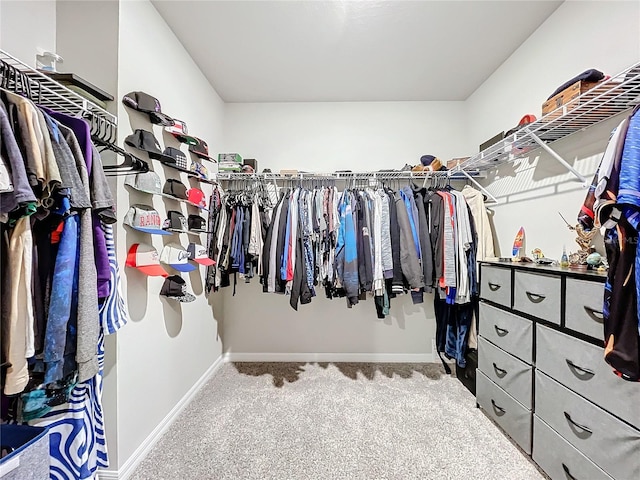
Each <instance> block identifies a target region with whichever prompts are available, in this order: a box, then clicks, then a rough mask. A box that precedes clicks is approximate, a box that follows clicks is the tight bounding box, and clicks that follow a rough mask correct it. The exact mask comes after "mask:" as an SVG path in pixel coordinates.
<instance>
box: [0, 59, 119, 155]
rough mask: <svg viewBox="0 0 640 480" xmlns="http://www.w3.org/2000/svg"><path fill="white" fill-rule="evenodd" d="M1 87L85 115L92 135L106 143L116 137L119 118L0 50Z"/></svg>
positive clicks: (59, 108) (36, 101) (71, 112)
mask: <svg viewBox="0 0 640 480" xmlns="http://www.w3.org/2000/svg"><path fill="white" fill-rule="evenodd" d="M0 86H1V87H2V88H4V89H5V90H9V91H11V92H15V93H18V94H20V95H23V96H25V97H27V98H29V99H30V100H31V101H33V102H34V103H36V104H38V105H41V106H43V107H49V108H51V109H52V110H56V111H58V112H61V113H66V114H69V115H73V116H82V117H84V118H86V119H87V120H88V121H89V123H90V124H91V135H92V136H93V137H94V138H97V139H99V140H102V141H103V142H107V143H114V142H115V141H116V138H117V126H118V118H117V117H116V116H115V115H113V114H111V113H109V112H107V111H106V110H105V109H104V108H102V107H100V106H98V105H96V104H95V103H93V102H92V101H90V100H87V99H86V98H84V97H82V96H81V95H79V94H77V93H75V92H73V91H71V90H69V89H68V88H67V87H65V86H63V85H61V84H60V83H58V82H56V81H55V80H53V79H52V78H50V77H48V76H47V75H45V74H44V73H42V72H39V71H38V70H35V69H34V68H32V67H30V66H28V65H27V64H25V63H23V62H21V61H20V60H18V59H17V58H15V57H13V56H12V55H10V54H9V53H7V52H5V51H4V50H0Z"/></svg>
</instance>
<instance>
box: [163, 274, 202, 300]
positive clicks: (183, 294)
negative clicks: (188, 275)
mask: <svg viewBox="0 0 640 480" xmlns="http://www.w3.org/2000/svg"><path fill="white" fill-rule="evenodd" d="M160 295H163V296H165V297H167V298H171V299H172V300H177V301H178V302H184V303H188V302H193V301H194V300H195V299H196V296H195V295H194V294H193V293H189V292H187V284H186V282H185V281H184V279H183V278H182V277H181V276H179V275H171V276H170V277H167V278H166V279H165V280H164V283H163V284H162V288H161V289H160Z"/></svg>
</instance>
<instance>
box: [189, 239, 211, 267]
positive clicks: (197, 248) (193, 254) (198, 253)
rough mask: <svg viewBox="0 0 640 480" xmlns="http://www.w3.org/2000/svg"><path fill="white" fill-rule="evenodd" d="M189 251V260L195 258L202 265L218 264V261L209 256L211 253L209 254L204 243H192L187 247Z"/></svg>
mask: <svg viewBox="0 0 640 480" xmlns="http://www.w3.org/2000/svg"><path fill="white" fill-rule="evenodd" d="M187 252H189V260H193V261H194V262H196V263H199V264H200V265H206V266H209V265H215V264H216V262H214V261H213V260H211V259H210V258H209V255H207V249H206V248H204V247H203V246H202V245H199V244H197V243H190V244H189V246H188V247H187Z"/></svg>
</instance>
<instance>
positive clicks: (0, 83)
mask: <svg viewBox="0 0 640 480" xmlns="http://www.w3.org/2000/svg"><path fill="white" fill-rule="evenodd" d="M0 88H2V89H4V90H7V91H10V92H13V93H16V94H18V95H21V96H23V97H25V98H28V99H29V100H31V101H32V102H33V103H35V104H36V105H43V106H47V107H50V108H52V109H54V110H56V107H58V109H60V106H59V105H57V104H56V102H55V100H53V99H52V98H54V97H56V95H50V96H49V98H47V99H46V101H44V100H43V98H44V97H43V95H42V85H41V84H40V83H39V82H38V81H37V78H36V77H35V76H29V75H28V74H27V73H26V72H24V71H22V70H20V69H18V68H16V67H15V66H13V65H11V64H9V63H7V62H5V61H4V60H0ZM62 110H63V111H65V112H66V111H68V108H62ZM78 116H81V117H82V118H84V119H85V120H87V121H88V123H89V126H90V132H91V140H92V141H93V142H94V143H95V144H96V146H97V147H98V150H99V151H100V152H104V151H105V150H109V151H111V152H113V153H115V154H116V155H119V156H122V157H123V158H124V160H123V161H122V162H121V163H119V164H117V165H103V169H104V172H105V175H109V176H115V175H126V174H130V173H144V172H148V171H149V165H148V163H147V162H146V161H144V160H142V159H140V158H138V157H136V156H135V155H132V154H131V153H129V152H127V151H125V150H123V149H122V148H120V147H118V146H117V144H116V142H117V135H118V132H117V126H116V124H115V123H114V122H112V121H110V120H108V119H107V118H105V117H103V116H101V115H97V114H95V113H94V112H91V111H88V110H83V111H81V112H79V113H78Z"/></svg>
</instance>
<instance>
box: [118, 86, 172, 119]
mask: <svg viewBox="0 0 640 480" xmlns="http://www.w3.org/2000/svg"><path fill="white" fill-rule="evenodd" d="M122 103H124V104H125V105H126V106H127V107H130V108H133V109H134V110H137V111H139V112H142V113H146V114H147V115H149V120H151V123H155V124H156V125H173V118H171V117H170V116H169V115H165V114H164V113H162V108H161V107H160V101H158V99H157V98H156V97H152V96H151V95H149V94H148V93H144V92H130V93H127V94H126V95H125V96H124V97H123V98H122Z"/></svg>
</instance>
